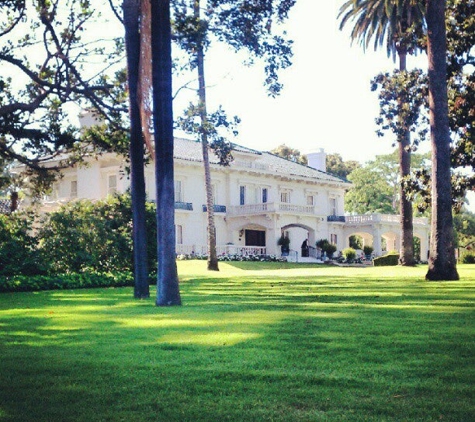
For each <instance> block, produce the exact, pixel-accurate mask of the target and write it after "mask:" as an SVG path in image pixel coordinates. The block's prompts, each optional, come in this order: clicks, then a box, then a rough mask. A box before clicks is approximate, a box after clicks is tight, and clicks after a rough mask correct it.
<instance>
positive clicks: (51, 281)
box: [0, 273, 154, 293]
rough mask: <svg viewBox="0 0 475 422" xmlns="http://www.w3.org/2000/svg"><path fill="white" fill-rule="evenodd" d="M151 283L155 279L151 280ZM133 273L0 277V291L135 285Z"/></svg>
mask: <svg viewBox="0 0 475 422" xmlns="http://www.w3.org/2000/svg"><path fill="white" fill-rule="evenodd" d="M150 282H151V283H153V282H154V280H152V279H151V280H150ZM133 285H134V277H133V275H132V273H82V274H61V275H53V276H52V275H49V276H48V275H39V276H24V275H15V276H9V277H0V292H2V293H5V292H32V291H39V290H65V289H82V288H95V287H123V286H133Z"/></svg>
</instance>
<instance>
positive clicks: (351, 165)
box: [325, 154, 361, 179]
mask: <svg viewBox="0 0 475 422" xmlns="http://www.w3.org/2000/svg"><path fill="white" fill-rule="evenodd" d="M325 164H326V168H327V173H331V174H333V175H335V176H338V177H340V178H342V179H347V178H348V175H349V174H350V173H351V172H352V171H353V170H356V169H357V168H359V167H361V164H360V163H359V162H358V161H353V160H350V161H343V158H342V157H341V155H340V154H327V158H326V162H325Z"/></svg>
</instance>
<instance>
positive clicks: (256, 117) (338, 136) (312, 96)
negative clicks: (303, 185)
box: [175, 0, 428, 162]
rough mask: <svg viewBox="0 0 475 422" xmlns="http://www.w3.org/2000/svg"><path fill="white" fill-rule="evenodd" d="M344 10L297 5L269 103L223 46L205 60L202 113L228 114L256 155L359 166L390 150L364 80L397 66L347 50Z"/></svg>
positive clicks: (255, 73)
mask: <svg viewBox="0 0 475 422" xmlns="http://www.w3.org/2000/svg"><path fill="white" fill-rule="evenodd" d="M343 3H344V0H324V1H316V0H297V3H296V5H295V6H294V8H293V9H292V11H291V13H290V17H289V21H288V24H287V25H286V29H287V32H288V36H289V38H290V39H292V40H293V41H294V47H293V49H294V57H293V60H292V62H293V65H292V66H291V67H290V68H289V69H287V70H285V71H283V72H281V74H280V75H281V80H282V82H283V83H284V89H283V92H282V93H281V95H280V96H279V97H277V98H275V99H273V98H269V97H267V95H266V93H265V89H264V87H263V85H262V83H263V81H264V71H263V67H262V66H260V65H259V64H256V65H255V66H254V67H252V68H247V67H244V66H243V65H242V64H241V63H242V61H241V60H240V59H239V57H238V56H237V55H236V54H234V53H232V52H229V51H227V50H226V49H225V48H224V47H222V46H221V47H219V48H213V49H212V50H211V51H210V52H209V53H208V55H207V59H206V74H207V81H206V82H207V85H208V87H209V88H208V91H207V99H208V105H209V106H208V110H209V111H212V110H213V109H215V108H217V107H218V105H220V104H221V105H222V106H223V107H224V109H225V110H226V112H227V113H228V115H230V116H233V115H238V116H239V117H240V118H241V119H242V123H241V125H240V128H239V132H240V134H239V137H238V138H237V139H235V140H234V141H235V142H236V143H238V144H240V145H244V146H247V147H250V148H254V149H257V150H271V149H273V148H275V147H277V146H278V145H280V144H283V143H285V144H286V145H288V146H290V147H293V148H297V149H299V150H300V152H302V153H307V152H310V151H312V150H315V149H319V148H324V150H325V151H326V152H327V153H339V154H341V156H342V157H343V159H344V160H357V161H360V162H365V161H367V160H370V159H372V158H374V156H375V155H379V154H386V153H390V152H391V151H392V150H393V148H392V147H391V144H392V140H393V139H392V138H391V135H390V134H388V135H386V136H385V137H383V138H378V137H377V136H376V134H375V130H376V128H377V127H376V124H375V123H374V119H375V118H376V117H377V116H378V114H379V105H378V99H377V93H376V92H371V90H370V81H371V79H372V78H373V77H374V76H376V75H377V74H378V73H380V72H386V71H389V72H391V71H392V70H393V69H394V68H395V67H396V64H395V63H394V62H393V61H392V59H391V58H388V57H387V55H386V50H385V49H382V50H379V51H378V52H377V53H375V52H374V51H373V48H372V46H371V48H370V50H367V51H366V52H364V51H363V49H362V47H361V46H360V45H359V44H356V43H355V44H353V45H352V46H351V42H350V38H349V35H348V32H347V31H345V32H341V31H339V29H338V26H339V21H338V20H337V18H336V17H337V13H338V9H339V7H340V5H341V4H343ZM348 28H351V25H350V26H349V27H348ZM416 60H417V62H416ZM415 66H419V67H426V66H427V62H426V59H425V57H421V56H419V57H417V58H416V59H413V58H408V67H415ZM175 88H177V86H176V87H175ZM180 96H182V94H180ZM181 101H185V99H184V98H181V99H180V98H178V99H177V107H176V112H175V114H176V115H178V114H179V108H180V104H181ZM186 102H187V101H185V103H186ZM427 147H428V146H427ZM427 147H426V148H427Z"/></svg>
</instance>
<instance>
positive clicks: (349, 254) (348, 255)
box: [341, 248, 356, 261]
mask: <svg viewBox="0 0 475 422" xmlns="http://www.w3.org/2000/svg"><path fill="white" fill-rule="evenodd" d="M341 253H342V254H343V256H344V257H345V259H346V260H347V261H352V260H354V259H355V258H356V251H355V250H354V249H353V248H345V249H343V250H342V251H341Z"/></svg>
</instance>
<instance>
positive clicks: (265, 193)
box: [262, 188, 267, 204]
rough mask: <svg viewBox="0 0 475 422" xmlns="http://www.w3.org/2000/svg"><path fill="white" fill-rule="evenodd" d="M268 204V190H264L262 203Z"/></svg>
mask: <svg viewBox="0 0 475 422" xmlns="http://www.w3.org/2000/svg"><path fill="white" fill-rule="evenodd" d="M266 202H267V188H262V203H263V204H265V203H266Z"/></svg>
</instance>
